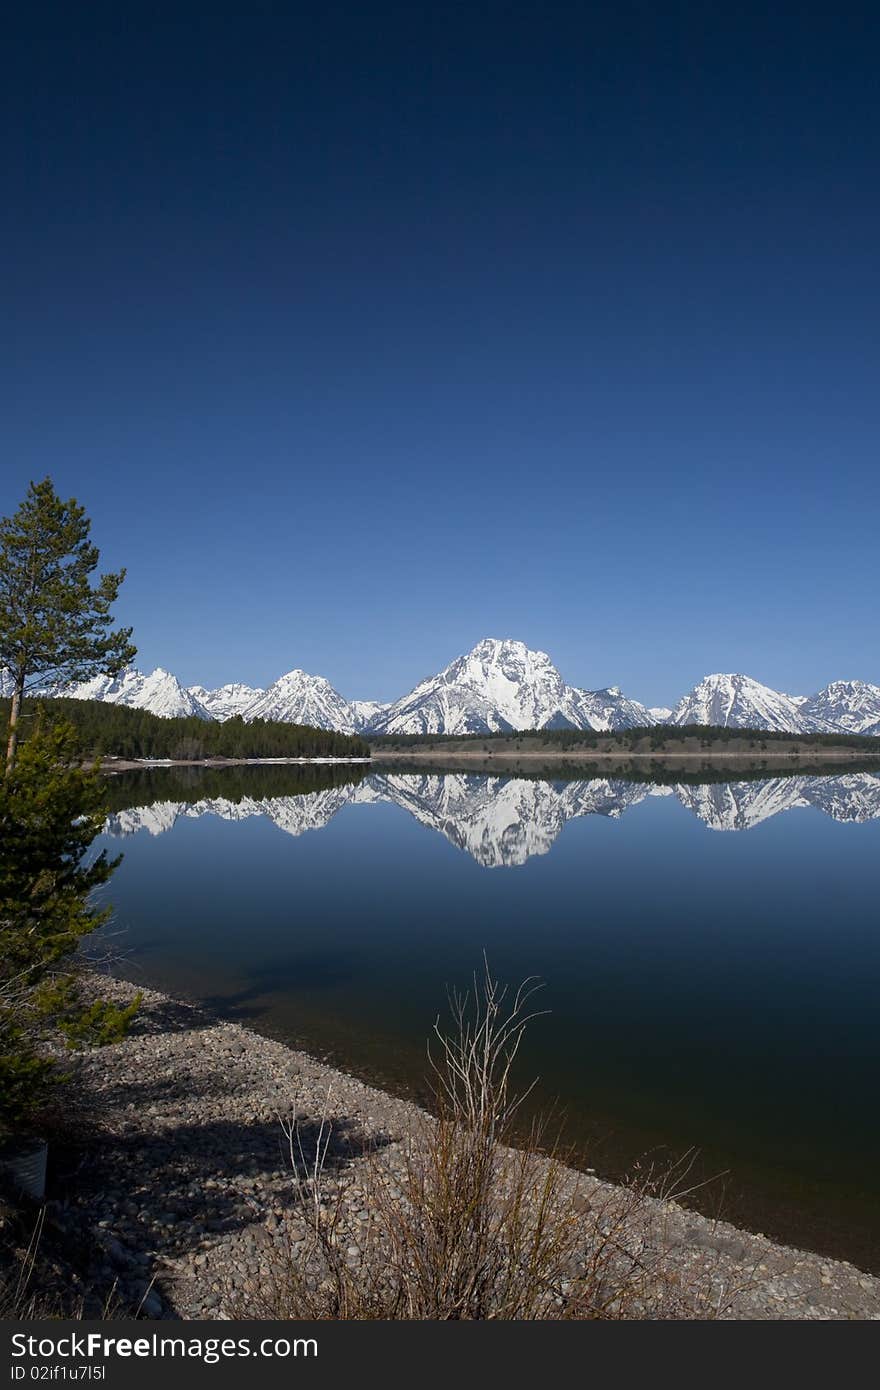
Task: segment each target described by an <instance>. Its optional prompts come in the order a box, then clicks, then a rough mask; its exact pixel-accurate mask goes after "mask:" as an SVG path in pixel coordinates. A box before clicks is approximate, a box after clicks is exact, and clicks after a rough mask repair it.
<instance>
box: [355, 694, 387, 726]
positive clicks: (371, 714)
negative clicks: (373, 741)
mask: <svg viewBox="0 0 880 1390" xmlns="http://www.w3.org/2000/svg"><path fill="white" fill-rule="evenodd" d="M348 708H349V709H350V711H351V717H352V721H353V722H354V726H355V728H356V729H357V730H358V732H360V731H361V730H364V729H369V728H371V727H372V726H373V724H375V723H376V721H377V720H378V719H380V718H381V716H382V715H383V714H384V713H385V711H386V710H387V709H390V708H391V706H390V704H388V703H385V704H383V702H382V701H381V700H349V702H348Z"/></svg>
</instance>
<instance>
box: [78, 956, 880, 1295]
mask: <svg viewBox="0 0 880 1390" xmlns="http://www.w3.org/2000/svg"><path fill="white" fill-rule="evenodd" d="M86 980H87V985H86V987H87V989H88V990H89V991H90V992H93V993H94V994H95V995H96V996H97V995H98V994H102V995H104V996H105V997H111V998H114V999H117V1000H119V1001H120V1002H124V1001H128V1000H130V999H131V998H132V997H133V996H134V995H135V994H136V993H138V992H140V993H142V995H143V1004H142V1006H141V1010H140V1013H139V1015H138V1017H137V1019H136V1020H135V1024H134V1026H133V1028H132V1031H131V1033H130V1034H129V1036H128V1037H127V1038H126V1039H125V1040H123V1041H122V1042H120V1043H116V1044H113V1045H111V1046H110V1047H106V1048H100V1049H93V1050H89V1051H83V1052H80V1053H78V1054H76V1061H75V1069H76V1080H77V1085H78V1089H79V1090H80V1092H81V1094H83V1095H85V1096H87V1097H88V1098H89V1104H90V1106H91V1108H92V1110H93V1112H94V1116H95V1120H96V1125H97V1126H99V1129H96V1132H99V1135H100V1141H99V1144H98V1145H97V1146H96V1147H95V1149H94V1151H92V1152H90V1153H89V1155H88V1163H87V1165H86V1167H85V1168H84V1169H83V1173H84V1174H85V1177H84V1179H82V1180H79V1181H78V1184H77V1186H76V1187H75V1189H74V1191H73V1192H72V1193H71V1194H70V1196H69V1198H68V1202H67V1205H66V1208H65V1212H64V1215H65V1217H66V1218H67V1219H68V1220H69V1221H70V1222H72V1223H73V1225H74V1227H76V1226H77V1223H79V1226H80V1227H81V1228H82V1229H83V1230H90V1231H96V1232H97V1235H98V1239H99V1242H100V1243H102V1244H103V1246H104V1248H105V1249H106V1250H107V1251H108V1258H107V1268H108V1269H110V1268H111V1267H112V1268H114V1269H116V1270H117V1271H121V1274H120V1276H119V1277H120V1279H121V1282H122V1286H123V1288H125V1287H126V1279H129V1278H130V1277H131V1282H132V1290H133V1292H132V1295H131V1296H132V1297H134V1296H135V1294H136V1285H137V1283H138V1281H140V1284H141V1286H143V1281H144V1278H145V1277H154V1278H155V1279H156V1284H157V1287H156V1288H155V1289H154V1290H153V1292H152V1293H151V1295H150V1298H151V1300H152V1302H151V1305H150V1307H149V1308H145V1311H146V1312H147V1315H148V1316H163V1317H172V1318H173V1317H183V1318H198V1317H206V1318H216V1317H223V1316H225V1315H227V1314H228V1312H229V1310H230V1307H231V1304H230V1302H229V1300H230V1298H231V1297H233V1295H234V1296H235V1297H236V1298H238V1299H242V1298H243V1299H244V1300H245V1301H246V1300H247V1297H248V1295H249V1294H251V1293H252V1292H253V1290H255V1288H256V1285H257V1282H258V1281H259V1278H260V1275H261V1273H263V1272H264V1271H265V1269H266V1263H267V1260H268V1259H269V1257H270V1255H271V1252H272V1251H277V1249H278V1247H279V1243H287V1244H288V1245H289V1243H290V1242H291V1241H293V1247H294V1248H295V1247H296V1244H297V1226H296V1221H297V1218H296V1214H295V1212H294V1210H293V1209H292V1203H291V1199H290V1196H289V1186H290V1184H289V1177H288V1174H287V1165H286V1164H285V1162H284V1156H283V1153H282V1150H281V1146H280V1145H279V1138H280V1127H279V1119H278V1117H279V1115H284V1114H290V1112H291V1109H292V1108H295V1109H296V1110H297V1111H298V1112H299V1113H300V1114H303V1115H304V1116H305V1117H306V1118H307V1119H310V1120H312V1122H314V1121H315V1120H316V1119H317V1118H318V1117H320V1115H321V1113H322V1111H323V1108H324V1106H325V1105H326V1102H327V1094H328V1091H329V1093H330V1096H331V1109H332V1111H333V1114H334V1116H335V1117H336V1118H335V1123H336V1125H337V1127H338V1128H339V1131H340V1132H341V1133H342V1134H347V1135H348V1136H349V1138H350V1137H351V1136H352V1135H353V1136H354V1137H355V1144H354V1146H353V1147H352V1149H351V1153H353V1154H354V1155H355V1156H354V1157H352V1158H351V1160H350V1172H351V1174H352V1175H353V1181H354V1183H355V1190H356V1191H358V1190H359V1189H357V1164H358V1162H359V1161H361V1160H359V1159H358V1158H357V1156H356V1154H357V1152H358V1145H360V1150H361V1151H363V1149H364V1148H365V1147H366V1146H368V1145H370V1144H372V1143H375V1142H376V1141H380V1142H381V1143H382V1144H383V1145H384V1146H385V1147H383V1148H382V1151H381V1152H382V1162H383V1163H385V1162H388V1163H390V1165H391V1167H392V1169H393V1168H394V1163H395V1154H396V1153H399V1152H400V1146H401V1143H402V1142H404V1141H405V1140H406V1139H407V1137H410V1136H412V1135H413V1133H414V1132H415V1131H416V1129H417V1126H418V1125H419V1124H421V1123H423V1122H424V1119H425V1111H424V1110H423V1109H421V1108H420V1107H419V1106H417V1105H416V1104H414V1103H413V1102H411V1101H408V1100H403V1099H399V1098H397V1097H395V1096H394V1095H392V1094H390V1093H389V1092H387V1091H382V1090H379V1089H377V1088H376V1087H374V1086H371V1085H368V1084H367V1083H365V1082H363V1081H360V1080H358V1079H357V1078H356V1077H355V1076H353V1075H351V1074H349V1073H346V1072H342V1071H340V1070H338V1069H337V1068H335V1067H333V1066H330V1065H328V1064H327V1063H324V1062H322V1061H319V1060H318V1059H316V1058H315V1057H313V1056H311V1055H310V1054H308V1053H306V1052H303V1051H301V1050H299V1049H297V1048H293V1047H290V1046H288V1045H287V1044H285V1043H283V1042H280V1041H277V1040H275V1039H272V1038H269V1037H266V1036H265V1035H263V1034H261V1033H258V1032H256V1031H255V1030H253V1029H251V1028H248V1027H245V1026H244V1025H242V1024H240V1023H237V1022H232V1021H228V1020H224V1019H222V1018H220V1017H218V1016H217V1015H216V1014H214V1013H211V1012H210V1011H208V1010H206V1009H204V1008H202V1007H200V1006H198V1005H195V1004H189V1003H185V1002H182V1001H177V1000H174V999H171V998H169V997H168V996H167V995H165V994H162V993H160V992H159V991H156V990H151V989H146V988H140V987H138V986H135V985H133V984H131V983H129V982H127V981H123V980H117V979H113V978H108V977H104V976H97V975H95V974H93V973H90V974H89V975H87V977H86ZM566 1175H567V1180H570V1181H571V1182H572V1183H575V1184H577V1186H578V1190H579V1191H581V1192H584V1191H586V1193H587V1196H588V1197H591V1198H592V1197H595V1196H596V1195H598V1194H604V1195H607V1194H614V1193H617V1192H619V1191H620V1188H619V1187H616V1186H615V1185H614V1184H611V1183H606V1182H603V1181H602V1180H600V1179H598V1178H596V1177H595V1176H594V1175H591V1174H590V1173H579V1172H576V1170H574V1169H568V1170H566ZM360 1200H361V1201H362V1202H366V1200H367V1199H366V1198H365V1197H363V1196H362V1197H360ZM651 1205H652V1223H653V1224H654V1225H656V1239H657V1240H658V1241H660V1242H662V1245H663V1249H664V1258H667V1259H668V1261H669V1264H670V1267H671V1268H672V1269H673V1270H674V1271H677V1272H678V1273H679V1274H681V1275H682V1276H683V1277H684V1276H687V1277H688V1278H692V1277H694V1276H702V1275H703V1274H704V1273H705V1276H706V1278H707V1279H709V1278H711V1279H712V1280H720V1281H721V1282H726V1283H727V1285H728V1287H731V1288H735V1289H737V1290H739V1292H738V1293H737V1294H736V1297H735V1299H734V1302H733V1304H732V1306H731V1309H730V1311H729V1312H727V1313H725V1315H724V1316H725V1317H730V1318H736V1319H742V1318H762V1319H802V1318H803V1319H829V1318H830V1319H837V1318H840V1319H851V1318H859V1319H862V1318H870V1319H880V1279H878V1278H876V1277H874V1276H872V1275H869V1274H866V1273H864V1272H862V1271H860V1270H858V1269H857V1268H856V1267H855V1266H854V1265H852V1264H849V1263H848V1262H846V1261H841V1260H834V1259H830V1258H827V1257H825V1256H822V1255H817V1254H814V1253H811V1252H809V1251H804V1250H798V1249H796V1248H794V1247H788V1246H783V1245H781V1244H778V1243H776V1242H773V1241H771V1240H769V1239H767V1238H766V1237H765V1236H763V1235H761V1234H755V1233H751V1232H747V1231H743V1230H740V1229H738V1228H737V1227H735V1226H732V1225H730V1224H728V1223H726V1222H723V1221H716V1220H714V1219H711V1218H709V1217H705V1216H701V1215H700V1214H698V1213H697V1212H694V1211H691V1210H688V1209H686V1208H684V1207H682V1206H679V1205H678V1204H676V1203H668V1202H660V1201H656V1200H655V1199H652V1202H651ZM364 1216H365V1213H364V1212H359V1213H357V1216H356V1217H355V1216H353V1217H352V1220H353V1221H354V1222H355V1225H354V1227H353V1229H352V1232H350V1233H349V1235H350V1238H351V1239H352V1240H353V1241H354V1242H355V1245H354V1246H353V1247H352V1248H356V1240H357V1220H358V1219H361V1218H363V1217H364ZM652 1229H653V1225H652ZM132 1271H133V1276H132ZM230 1290H231V1291H232V1292H230Z"/></svg>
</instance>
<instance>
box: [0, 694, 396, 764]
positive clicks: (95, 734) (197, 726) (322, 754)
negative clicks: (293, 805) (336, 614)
mask: <svg viewBox="0 0 880 1390" xmlns="http://www.w3.org/2000/svg"><path fill="white" fill-rule="evenodd" d="M8 716H9V701H8V700H2V701H0V720H2V721H4V722H5V721H6V720H7V719H8ZM41 719H42V720H43V721H55V720H64V721H65V722H66V723H69V724H72V725H73V727H74V729H75V730H76V734H77V742H78V745H79V747H80V749H81V752H82V756H83V757H84V758H96V757H100V758H125V759H137V758H168V759H172V760H174V761H186V762H189V761H201V760H202V759H211V758H368V757H369V756H370V749H369V745H368V744H367V743H366V742H365V741H364V739H362V738H358V737H357V736H356V735H354V734H340V733H337V732H336V731H335V730H333V729H314V728H312V727H311V726H310V725H306V724H282V723H280V722H275V721H273V720H268V719H255V720H253V722H251V723H247V724H246V723H245V722H244V720H243V719H241V718H240V717H236V718H235V719H227V720H225V721H224V722H223V723H220V722H219V721H215V720H207V719H198V718H196V717H194V716H191V717H187V718H183V719H164V718H160V716H159V715H157V714H150V713H149V711H147V710H142V709H131V708H129V706H127V705H111V704H106V703H104V702H103V701H101V700H69V699H63V698H61V699H51V700H50V699H30V700H25V702H24V705H23V708H22V717H21V729H22V738H23V739H26V738H27V736H28V733H29V731H31V730H32V729H33V728H35V727H36V725H37V723H38V721H39V720H41Z"/></svg>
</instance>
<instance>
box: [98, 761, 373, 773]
mask: <svg viewBox="0 0 880 1390" xmlns="http://www.w3.org/2000/svg"><path fill="white" fill-rule="evenodd" d="M370 761H371V759H370V758H137V759H135V758H132V759H128V758H101V759H100V764H101V771H102V772H108V773H110V772H151V771H152V770H153V769H155V768H163V767H304V766H309V765H312V764H320V763H325V764H331V765H335V766H338V767H345V766H346V765H347V764H349V763H358V764H367V765H369V763H370ZM87 766H90V767H94V763H89V764H87Z"/></svg>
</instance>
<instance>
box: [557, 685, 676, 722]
mask: <svg viewBox="0 0 880 1390" xmlns="http://www.w3.org/2000/svg"><path fill="white" fill-rule="evenodd" d="M569 707H570V708H571V709H573V710H574V711H575V713H576V715H577V716H578V720H577V722H575V721H572V722H574V723H575V728H578V729H596V730H597V731H599V732H602V733H605V732H607V731H608V730H609V729H644V728H645V727H646V726H647V725H649V724H655V723H656V722H657V721H656V720H655V719H654V717H653V715H652V714H651V711H650V710H649V709H647V708H646V706H645V705H642V704H639V702H638V700H630V699H629V698H628V697H627V696H626V695H624V693H623V691H622V690H621V689H620V687H619V686H616V685H610V686H608V687H607V688H606V689H605V690H576V689H575V688H574V687H569Z"/></svg>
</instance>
